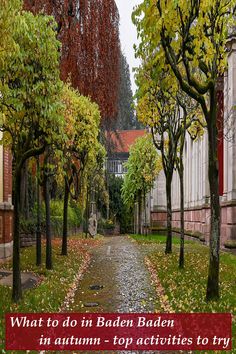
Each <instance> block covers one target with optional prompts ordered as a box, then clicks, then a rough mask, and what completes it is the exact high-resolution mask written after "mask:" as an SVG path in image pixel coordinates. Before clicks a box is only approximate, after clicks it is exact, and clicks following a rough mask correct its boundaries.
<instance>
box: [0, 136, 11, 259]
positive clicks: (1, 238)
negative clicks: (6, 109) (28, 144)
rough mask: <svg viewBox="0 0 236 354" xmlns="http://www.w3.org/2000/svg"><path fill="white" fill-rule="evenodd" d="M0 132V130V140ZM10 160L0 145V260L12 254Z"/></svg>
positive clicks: (7, 152) (5, 150)
mask: <svg viewBox="0 0 236 354" xmlns="http://www.w3.org/2000/svg"><path fill="white" fill-rule="evenodd" d="M1 138H2V133H1V132H0V140H1ZM12 221H13V206H12V161H11V154H10V152H9V151H8V150H7V149H6V148H4V147H3V146H2V145H0V260H1V259H3V258H8V257H10V256H11V255H12V245H13V241H12Z"/></svg>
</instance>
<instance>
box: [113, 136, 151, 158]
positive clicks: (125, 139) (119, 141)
mask: <svg viewBox="0 0 236 354" xmlns="http://www.w3.org/2000/svg"><path fill="white" fill-rule="evenodd" d="M146 133H147V131H146V130H118V131H116V132H111V133H109V134H110V138H111V141H112V145H113V149H112V150H113V151H114V152H116V153H128V152H129V149H130V146H131V145H132V144H134V142H135V140H136V139H137V138H140V137H141V136H144V135H145V134H146Z"/></svg>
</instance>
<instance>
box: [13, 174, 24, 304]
mask: <svg viewBox="0 0 236 354" xmlns="http://www.w3.org/2000/svg"><path fill="white" fill-rule="evenodd" d="M20 188H21V170H20V168H19V169H17V167H15V173H14V197H13V200H14V236H13V288H12V300H13V302H15V303H17V302H18V301H19V300H20V299H21V298H22V287H21V272H20V215H19V208H20Z"/></svg>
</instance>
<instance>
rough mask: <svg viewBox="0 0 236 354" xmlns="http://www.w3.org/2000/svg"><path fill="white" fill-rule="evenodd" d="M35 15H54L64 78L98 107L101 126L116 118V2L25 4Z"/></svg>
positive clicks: (86, 0) (28, 0) (72, 0)
mask: <svg viewBox="0 0 236 354" xmlns="http://www.w3.org/2000/svg"><path fill="white" fill-rule="evenodd" d="M24 6H25V8H26V9H27V10H30V11H32V12H33V13H45V14H47V15H53V16H54V17H55V20H56V22H57V31H58V39H59V40H60V42H61V43H62V47H61V62H60V67H61V78H62V80H63V81H66V80H67V79H68V78H70V79H71V83H72V86H73V87H74V88H76V89H78V90H79V92H80V93H81V94H82V95H85V96H90V97H91V98H92V101H94V102H96V103H97V104H98V105H99V108H100V111H101V117H102V123H107V124H108V123H110V124H111V119H112V120H113V119H115V118H116V115H117V108H118V107H117V101H118V90H119V75H120V68H119V62H120V41H119V12H118V9H117V6H116V3H115V0H106V1H104V0H79V1H78V0H70V1H68V0H66V1H61V0H54V1H51V0H43V1H31V0H24Z"/></svg>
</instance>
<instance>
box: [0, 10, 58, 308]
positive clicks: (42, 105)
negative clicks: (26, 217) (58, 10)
mask: <svg viewBox="0 0 236 354" xmlns="http://www.w3.org/2000/svg"><path fill="white" fill-rule="evenodd" d="M54 28H55V23H54V21H53V19H52V18H51V17H46V16H42V15H38V16H34V15H33V14H31V13H27V12H23V13H22V14H21V13H19V14H18V15H17V16H16V18H15V22H14V33H13V39H14V41H15V43H17V45H18V47H19V50H18V51H17V52H15V54H14V55H12V56H11V57H10V59H9V61H8V63H7V66H6V68H5V70H4V73H3V75H2V78H1V92H2V98H1V102H0V104H1V110H2V113H3V114H2V117H1V121H0V126H1V130H2V131H3V132H4V143H5V144H6V145H8V146H9V147H10V148H11V151H12V156H13V201H14V203H13V204H14V240H13V241H14V242H13V293H12V298H13V301H15V302H17V301H19V300H20V298H21V297H22V291H21V278H20V237H19V205H20V199H21V195H20V180H21V171H22V167H23V165H24V163H25V161H27V160H28V159H29V158H30V157H32V156H37V155H40V154H41V153H43V151H44V150H45V147H46V146H47V145H48V144H50V139H51V136H52V135H53V128H54V127H57V132H58V128H59V127H60V126H61V125H62V123H63V119H62V117H61V116H60V114H58V106H59V104H58V99H57V96H58V92H60V88H61V82H60V80H59V64H58V59H59V48H60V45H59V42H58V41H57V39H56V36H55V31H54Z"/></svg>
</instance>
